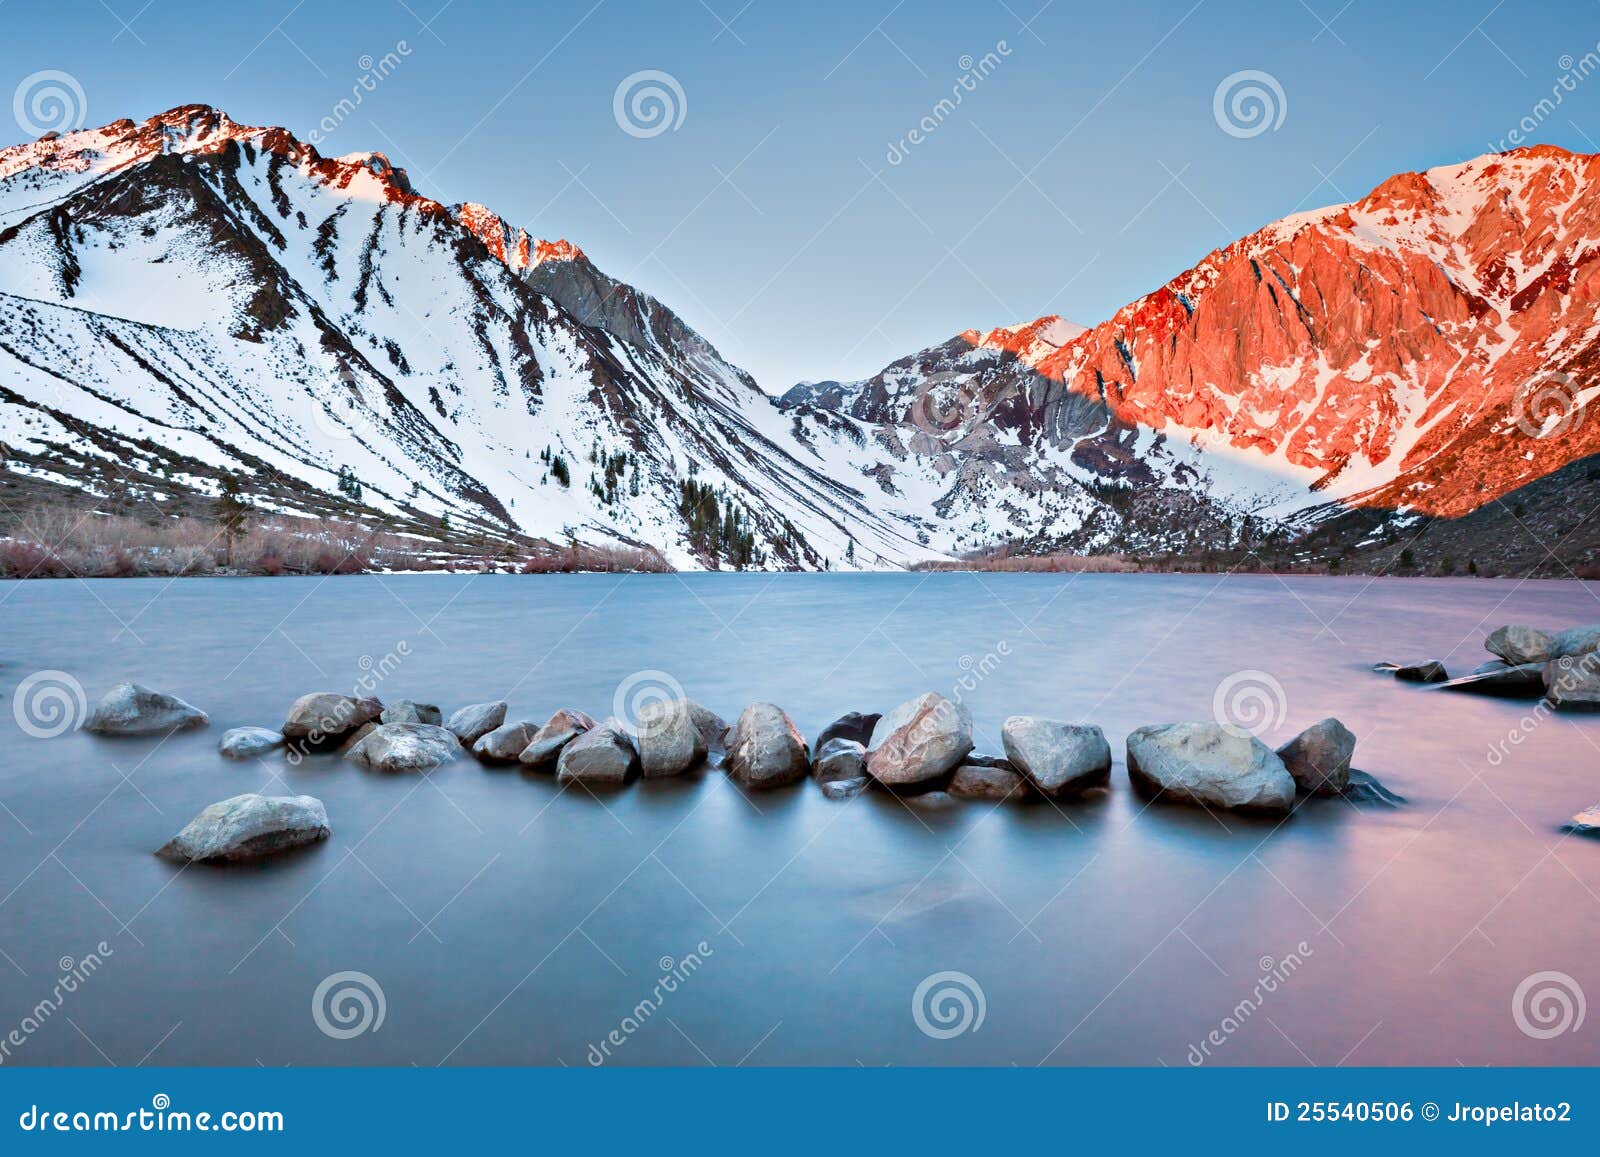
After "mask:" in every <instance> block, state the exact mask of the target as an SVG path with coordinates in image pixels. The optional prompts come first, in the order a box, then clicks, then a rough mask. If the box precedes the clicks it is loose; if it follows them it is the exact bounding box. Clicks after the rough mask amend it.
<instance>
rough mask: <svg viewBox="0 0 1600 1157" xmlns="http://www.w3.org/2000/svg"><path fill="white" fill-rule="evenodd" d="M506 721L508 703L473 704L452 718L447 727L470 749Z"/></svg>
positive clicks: (498, 701)
mask: <svg viewBox="0 0 1600 1157" xmlns="http://www.w3.org/2000/svg"><path fill="white" fill-rule="evenodd" d="M505 721H506V702H505V700H504V699H497V700H495V701H494V702H493V703H473V704H471V705H470V706H467V707H463V708H461V709H460V710H459V711H456V712H455V713H453V714H452V715H451V716H450V721H449V722H448V723H446V724H445V727H446V728H447V729H448V730H449V731H450V732H451V733H452V734H454V735H455V737H456V738H457V739H459V740H461V742H462V743H464V744H466V745H467V746H468V747H470V746H472V744H474V743H476V742H478V740H480V739H482V738H483V737H484V736H485V735H488V734H489V732H491V731H493V730H494V729H495V728H496V727H499V726H500V725H501V724H502V723H504V722H505Z"/></svg>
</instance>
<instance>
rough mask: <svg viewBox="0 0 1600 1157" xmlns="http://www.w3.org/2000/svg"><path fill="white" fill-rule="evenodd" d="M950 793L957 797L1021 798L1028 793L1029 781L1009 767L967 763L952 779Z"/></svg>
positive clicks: (997, 799)
mask: <svg viewBox="0 0 1600 1157" xmlns="http://www.w3.org/2000/svg"><path fill="white" fill-rule="evenodd" d="M950 794H951V795H953V796H955V797H956V798H957V799H986V800H996V801H999V800H1020V799H1023V798H1024V797H1026V796H1027V794H1028V781H1027V779H1026V778H1024V777H1023V775H1022V773H1021V772H1016V771H1012V770H1011V769H1010V768H1008V767H993V766H990V765H986V764H977V763H966V764H962V766H961V767H959V768H958V769H957V770H956V774H955V776H954V777H953V778H952V779H951V780H950Z"/></svg>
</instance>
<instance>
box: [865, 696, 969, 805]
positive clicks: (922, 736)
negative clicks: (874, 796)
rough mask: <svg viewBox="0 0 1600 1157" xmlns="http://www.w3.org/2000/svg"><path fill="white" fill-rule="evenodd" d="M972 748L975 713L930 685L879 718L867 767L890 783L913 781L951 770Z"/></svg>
mask: <svg viewBox="0 0 1600 1157" xmlns="http://www.w3.org/2000/svg"><path fill="white" fill-rule="evenodd" d="M971 750H972V713H971V712H970V711H968V710H967V707H966V705H965V704H958V703H952V702H951V701H950V700H948V699H946V698H945V697H944V696H943V695H939V694H937V693H935V692H932V691H930V692H928V693H927V694H925V695H921V696H918V697H917V698H916V699H912V700H910V701H908V702H905V703H902V704H900V706H898V707H896V708H895V709H894V710H893V711H892V712H890V713H889V714H888V715H885V716H884V717H883V718H882V719H879V720H878V723H877V726H875V727H874V728H873V729H872V743H871V750H870V751H869V752H868V753H867V773H868V774H869V775H871V776H872V778H873V779H876V780H877V781H878V782H879V783H881V784H884V785H886V786H889V787H912V786H916V785H919V784H925V783H929V782H931V781H934V780H938V779H940V778H942V777H943V776H946V775H949V774H950V773H951V772H953V771H955V769H956V768H958V767H960V766H961V764H962V762H963V761H964V760H965V759H966V757H967V754H968V753H969V752H970V751H971Z"/></svg>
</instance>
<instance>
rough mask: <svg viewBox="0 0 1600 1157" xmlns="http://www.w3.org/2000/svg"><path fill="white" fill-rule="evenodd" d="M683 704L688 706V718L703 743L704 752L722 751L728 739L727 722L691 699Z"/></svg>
mask: <svg viewBox="0 0 1600 1157" xmlns="http://www.w3.org/2000/svg"><path fill="white" fill-rule="evenodd" d="M684 702H685V703H687V704H688V705H689V718H690V720H691V721H693V723H694V729H695V730H696V731H698V732H699V733H700V738H701V739H702V740H703V741H704V742H705V745H706V751H707V752H717V751H722V750H723V749H724V747H725V746H726V742H725V741H726V739H727V737H728V721H727V720H725V719H724V718H722V716H720V715H718V714H717V713H716V712H715V711H712V710H711V709H710V708H708V707H702V706H700V704H698V703H696V702H695V701H694V700H693V699H685V700H684Z"/></svg>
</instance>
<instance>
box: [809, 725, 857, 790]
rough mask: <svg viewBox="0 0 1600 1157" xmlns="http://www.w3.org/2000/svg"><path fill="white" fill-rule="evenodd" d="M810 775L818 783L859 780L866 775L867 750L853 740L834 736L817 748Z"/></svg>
mask: <svg viewBox="0 0 1600 1157" xmlns="http://www.w3.org/2000/svg"><path fill="white" fill-rule="evenodd" d="M811 774H812V775H813V776H815V777H816V780H817V782H818V783H834V782H837V781H839V780H844V779H859V778H860V777H861V776H863V775H866V774H867V749H866V748H865V747H863V746H862V745H861V744H860V743H858V742H856V741H855V740H854V739H845V738H843V737H842V736H835V737H834V738H832V739H830V740H828V741H827V742H826V743H824V744H823V745H822V746H821V747H819V748H817V757H816V759H815V760H813V761H812V763H811Z"/></svg>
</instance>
